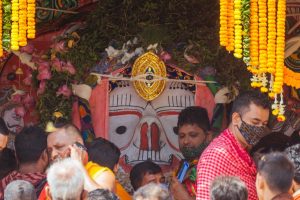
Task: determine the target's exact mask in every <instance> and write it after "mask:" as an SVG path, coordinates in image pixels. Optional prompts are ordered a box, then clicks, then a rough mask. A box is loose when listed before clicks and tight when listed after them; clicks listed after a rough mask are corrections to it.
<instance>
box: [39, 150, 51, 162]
mask: <svg viewBox="0 0 300 200" xmlns="http://www.w3.org/2000/svg"><path fill="white" fill-rule="evenodd" d="M41 158H42V160H43V161H45V162H48V161H49V157H48V152H47V149H45V150H44V151H43V153H42V155H41Z"/></svg>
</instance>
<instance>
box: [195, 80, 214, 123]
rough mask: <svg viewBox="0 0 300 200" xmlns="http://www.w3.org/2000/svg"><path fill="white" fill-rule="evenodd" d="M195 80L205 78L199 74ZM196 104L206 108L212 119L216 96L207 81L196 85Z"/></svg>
mask: <svg viewBox="0 0 300 200" xmlns="http://www.w3.org/2000/svg"><path fill="white" fill-rule="evenodd" d="M195 80H197V81H203V79H201V78H200V77H197V76H195ZM195 106H201V107H203V108H206V110H207V113H208V117H209V120H210V121H211V120H212V117H213V113H214V108H215V106H216V104H215V97H214V95H213V94H212V92H211V91H210V89H209V88H208V87H207V86H206V85H205V83H204V84H197V85H196V91H195Z"/></svg>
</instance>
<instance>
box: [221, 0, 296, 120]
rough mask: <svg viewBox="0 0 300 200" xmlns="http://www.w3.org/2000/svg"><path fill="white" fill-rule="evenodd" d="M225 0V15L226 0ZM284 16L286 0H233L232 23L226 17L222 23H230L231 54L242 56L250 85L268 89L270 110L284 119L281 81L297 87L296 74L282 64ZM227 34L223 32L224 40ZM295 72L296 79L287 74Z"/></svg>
mask: <svg viewBox="0 0 300 200" xmlns="http://www.w3.org/2000/svg"><path fill="white" fill-rule="evenodd" d="M222 1H224V0H222ZM227 2H228V7H227V12H228V15H227V19H228V18H230V17H229V14H230V11H229V9H230V6H229V5H230V0H228V1H227ZM276 3H277V5H276ZM249 7H250V9H249ZM249 13H250V19H249ZM285 17H286V0H234V23H231V21H230V20H229V19H228V20H227V22H228V24H227V26H226V27H227V31H229V28H228V27H230V26H232V25H233V24H234V56H235V57H237V58H241V57H243V60H244V62H245V63H246V64H247V69H248V70H249V71H250V72H251V73H252V78H251V86H252V87H260V90H261V92H269V96H270V97H271V98H274V99H275V100H274V104H273V106H272V109H273V114H274V115H277V118H278V120H280V121H283V120H285V117H284V109H285V105H284V101H283V94H282V86H283V82H285V83H287V84H288V85H291V86H297V87H300V76H299V75H297V74H296V75H295V73H294V72H293V71H291V70H289V69H288V68H285V67H284V48H285ZM249 20H250V24H249ZM241 25H243V27H242V26H241ZM242 28H243V30H242ZM230 34H231V33H230V32H228V33H227V39H228V41H230V39H229V38H230ZM249 39H250V41H249ZM228 46H229V44H228ZM228 46H226V49H227V50H228ZM249 50H250V59H249ZM267 73H269V74H270V75H268V74H267ZM298 76H299V79H298V78H293V79H291V78H289V77H298ZM284 77H286V78H285V79H284ZM295 80H297V81H295ZM298 80H299V81H298ZM268 85H269V87H268Z"/></svg>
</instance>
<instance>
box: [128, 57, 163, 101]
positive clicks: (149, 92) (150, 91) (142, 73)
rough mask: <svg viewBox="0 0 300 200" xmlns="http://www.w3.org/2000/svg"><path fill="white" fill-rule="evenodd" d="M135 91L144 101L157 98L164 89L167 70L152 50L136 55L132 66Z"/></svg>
mask: <svg viewBox="0 0 300 200" xmlns="http://www.w3.org/2000/svg"><path fill="white" fill-rule="evenodd" d="M131 75H132V78H134V79H138V80H134V81H133V86H134V88H135V90H136V92H137V93H138V94H139V96H141V97H142V98H143V99H145V100H146V101H152V100H153V99H155V98H157V97H158V96H159V95H160V94H161V93H162V92H163V91H164V89H165V85H166V80H165V78H166V76H167V70H166V66H165V63H164V62H163V61H162V60H160V58H159V57H158V56H157V55H155V54H154V53H152V52H147V53H145V54H143V55H141V56H140V57H138V58H137V59H136V60H135V62H134V64H133V67H132V72H131Z"/></svg>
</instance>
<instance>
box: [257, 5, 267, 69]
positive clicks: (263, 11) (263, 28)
mask: <svg viewBox="0 0 300 200" xmlns="http://www.w3.org/2000/svg"><path fill="white" fill-rule="evenodd" d="M258 16H259V23H258V27H259V30H258V31H259V73H266V72H267V1H266V0H258Z"/></svg>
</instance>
